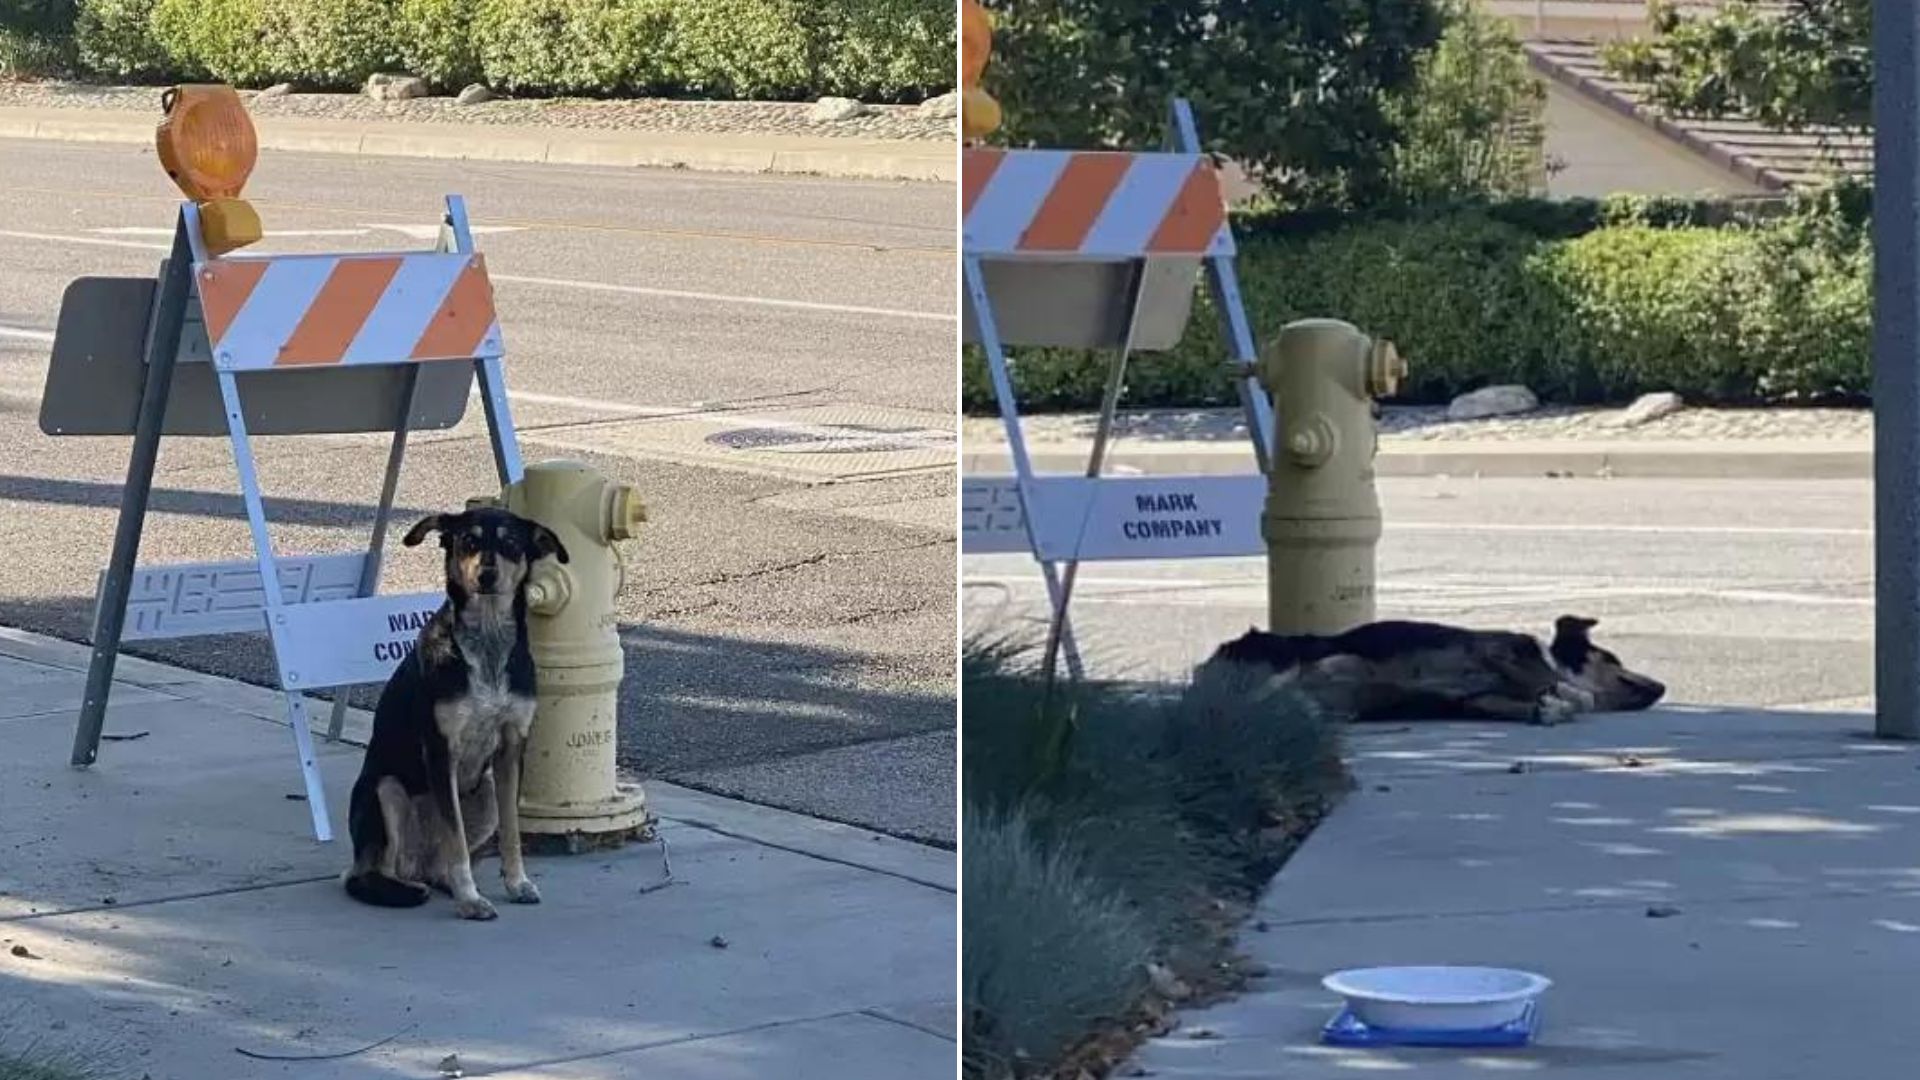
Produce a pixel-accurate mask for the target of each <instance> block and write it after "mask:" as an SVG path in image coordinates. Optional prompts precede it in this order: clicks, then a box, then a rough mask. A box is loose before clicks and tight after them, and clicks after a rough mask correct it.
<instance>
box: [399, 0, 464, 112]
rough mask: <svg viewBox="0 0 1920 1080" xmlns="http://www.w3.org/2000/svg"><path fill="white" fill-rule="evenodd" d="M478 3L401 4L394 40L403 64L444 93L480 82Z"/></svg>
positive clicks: (404, 0)
mask: <svg viewBox="0 0 1920 1080" xmlns="http://www.w3.org/2000/svg"><path fill="white" fill-rule="evenodd" d="M479 7H480V4H479V0H400V2H399V5H398V6H397V7H396V8H395V9H394V24H395V26H394V37H395V39H396V41H397V42H398V45H399V49H400V63H401V66H403V67H404V68H405V69H406V70H407V72H408V73H409V74H413V75H418V76H420V77H421V78H423V79H425V80H427V82H429V83H431V84H433V85H434V86H435V87H436V88H438V89H441V90H452V89H458V88H461V87H465V86H467V85H468V84H470V83H474V82H477V81H479V80H480V78H481V76H482V71H481V67H480V52H479V50H478V49H477V48H475V47H474V41H473V24H474V22H475V19H476V16H477V14H478V9H479Z"/></svg>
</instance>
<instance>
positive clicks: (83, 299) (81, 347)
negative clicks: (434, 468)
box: [40, 196, 521, 841]
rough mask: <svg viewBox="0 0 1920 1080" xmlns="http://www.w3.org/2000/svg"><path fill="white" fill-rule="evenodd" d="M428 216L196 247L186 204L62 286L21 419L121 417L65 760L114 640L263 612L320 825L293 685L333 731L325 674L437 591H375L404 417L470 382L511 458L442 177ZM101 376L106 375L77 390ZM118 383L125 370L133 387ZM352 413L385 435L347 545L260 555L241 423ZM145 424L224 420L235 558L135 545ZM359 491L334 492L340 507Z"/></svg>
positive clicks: (354, 423)
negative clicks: (344, 549)
mask: <svg viewBox="0 0 1920 1080" xmlns="http://www.w3.org/2000/svg"><path fill="white" fill-rule="evenodd" d="M441 226H442V227H441V230H440V241H439V243H438V244H437V245H436V246H435V247H434V248H433V249H431V250H426V251H407V252H393V253H373V254H360V253H353V254H322V255H304V254H303V255H228V256H224V257H219V258H214V257H210V256H209V254H208V253H207V251H206V249H205V247H204V245H203V244H202V242H201V230H200V222H199V217H198V213H197V211H196V209H195V208H194V206H193V205H192V204H186V205H184V206H182V207H181V210H180V216H179V220H178V223H177V224H176V226H175V229H174V240H173V246H172V251H171V254H170V255H169V257H168V259H167V261H166V262H165V264H163V266H162V267H161V270H160V272H159V274H158V275H157V277H156V278H155V279H152V280H147V279H112V278H98V279H86V278H83V279H81V280H79V281H76V282H75V283H74V285H73V287H71V288H69V290H68V292H67V296H66V298H65V299H64V300H63V302H62V307H61V316H60V325H59V328H58V329H57V330H56V332H55V337H54V355H53V362H52V363H51V364H50V365H49V373H48V380H47V392H46V394H45V395H43V404H42V409H41V418H40V421H41V428H42V430H43V431H46V432H47V433H48V434H55V435H66V434H131V435H132V436H133V452H132V454H131V457H130V461H129V464H128V469H127V484H126V487H125V489H124V491H123V493H122V496H121V503H120V517H119V524H118V527H117V529H116V530H115V534H114V544H113V553H112V555H111V557H110V559H109V561H108V564H107V567H106V569H105V570H103V571H102V572H101V575H100V581H99V585H98V589H97V592H96V597H95V609H94V628H93V656H92V662H91V664H90V665H89V667H88V672H87V689H86V696H85V698H84V700H83V702H82V704H81V710H80V719H79V723H78V725H77V729H76V731H75V733H74V746H73V763H74V764H75V765H77V766H86V765H91V764H92V763H93V762H94V761H95V760H96V759H97V757H98V755H99V744H100V734H101V729H102V726H103V724H104V722H105V717H106V711H107V707H108V704H109V700H108V699H109V695H110V692H111V690H112V685H113V669H114V663H115V660H116V658H117V656H118V655H119V651H120V647H121V645H122V644H123V643H125V642H128V641H139V640H151V639H159V638H183V637H199V636H205V635H210V634H228V633H235V632H244V631H264V632H265V633H266V635H267V638H268V640H269V642H270V643H271V646H272V649H273V656H274V663H275V668H276V670H277V673H278V676H279V685H280V689H281V690H282V691H283V692H284V694H285V697H286V707H287V716H288V720H289V721H290V723H291V726H292V728H293V735H294V744H295V748H296V750H297V752H298V755H299V760H300V770H301V775H302V778H303V780H304V782H305V785H306V801H307V805H308V808H309V810H310V811H311V813H312V818H313V831H314V836H315V837H316V838H317V839H319V840H321V841H326V840H330V839H331V838H332V836H333V828H332V824H331V819H330V816H329V813H328V809H327V798H326V791H325V789H324V788H323V787H322V785H321V778H320V773H319V770H318V768H317V765H316V762H315V757H314V744H313V736H312V731H311V729H310V727H309V725H308V722H307V696H306V695H307V694H308V692H311V691H317V690H333V691H335V694H334V700H333V715H332V718H331V721H330V723H329V725H328V736H329V738H338V737H339V735H340V729H341V725H342V721H343V720H344V718H345V709H346V693H345V688H347V687H351V686H355V685H361V684H367V683H377V682H383V681H384V680H385V679H386V678H387V676H388V675H389V674H390V673H391V672H392V671H393V669H394V667H395V666H397V665H398V663H399V662H400V660H401V659H402V658H404V657H405V656H406V655H407V653H408V652H409V651H410V650H411V648H412V645H413V642H414V640H415V638H416V637H417V636H418V634H419V631H420V627H421V626H422V625H423V623H424V622H425V620H426V619H427V618H428V617H430V616H431V615H432V613H433V612H434V611H435V610H437V609H438V608H439V607H440V605H441V603H442V602H443V600H444V597H443V596H442V594H440V593H438V592H432V593H418V594H401V595H380V594H379V593H378V585H379V579H380V566H381V561H382V559H381V556H382V551H383V549H384V546H385V543H386V534H387V528H388V525H389V523H390V518H391V516H392V512H393V501H394V492H395V488H396V486H397V485H398V483H399V478H400V467H401V463H402V461H403V459H404V458H405V456H406V444H407V435H408V432H409V431H411V430H415V429H435V428H448V427H452V426H453V425H454V424H456V423H458V422H459V420H460V418H461V416H462V415H463V414H464V411H465V408H466V402H467V399H468V398H469V396H471V394H472V392H473V390H474V387H475V384H476V382H477V384H478V396H479V398H480V401H481V404H482V406H483V407H484V409H485V410H486V416H487V422H488V423H487V426H488V432H489V439H490V441H491V443H492V447H493V457H494V465H495V468H496V471H497V472H498V474H499V477H500V482H501V484H502V485H503V486H504V485H506V484H509V483H512V482H514V481H517V480H519V479H520V475H521V464H520V450H519V445H518V443H517V441H516V438H515V435H514V429H513V419H512V413H511V410H510V409H509V407H508V402H507V394H506V383H505V379H504V376H503V373H502V366H501V365H502V358H503V357H504V355H505V350H504V347H503V345H502V339H501V334H500V323H499V315H498V313H497V311H496V310H495V307H494V302H493V289H492V285H491V284H490V282H489V280H488V278H487V267H486V262H485V259H484V258H483V257H482V256H481V255H480V254H479V253H478V252H476V251H475V250H474V247H473V236H472V231H471V229H470V228H469V227H468V223H467V213H466V207H465V204H464V203H463V202H462V200H461V199H460V198H459V197H458V196H450V197H449V198H448V199H447V201H446V210H445V214H444V215H443V217H442V222H441ZM114 305H118V306H117V307H116V306H114ZM129 307H131V308H132V309H133V310H141V309H142V308H144V309H145V310H147V312H148V318H147V319H146V320H145V322H144V323H143V324H141V325H140V327H139V329H140V331H141V332H139V333H137V334H135V333H133V332H130V331H129V330H126V329H120V330H112V329H104V328H107V327H111V326H113V325H115V324H118V325H119V326H122V327H125V326H126V325H127V322H126V320H125V313H126V311H127V310H128V309H129ZM108 382H112V383H114V384H115V389H114V390H113V391H112V392H109V393H104V394H101V393H91V394H90V393H89V388H98V387H100V386H102V385H103V384H105V383H108ZM128 383H133V384H136V385H138V386H139V393H138V399H137V401H135V400H134V399H133V396H132V395H131V394H130V393H128V392H127V390H126V388H125V387H126V384H128ZM366 432H384V433H389V434H390V435H391V438H392V441H391V444H390V446H389V449H388V453H387V468H386V474H385V477H384V480H383V482H382V484H381V488H380V494H379V498H378V501H377V503H376V504H375V507H374V524H373V530H372V536H371V537H370V539H369V541H368V545H367V547H366V549H365V550H362V551H356V552H350V553H343V554H331V555H281V556H275V555H274V553H273V545H272V541H271V538H270V536H269V534H268V529H267V514H266V508H265V505H264V502H263V496H262V492H261V490H260V482H259V474H258V472H257V470H256V468H255V465H254V457H253V451H252V448H251V446H250V443H249V436H250V435H257V434H276V435H289V434H290V435H303V434H349V433H366ZM164 435H176V436H179V435H201V436H206V435H225V436H226V437H227V438H228V440H229V441H230V443H231V444H232V448H233V456H234V464H235V467H236V469H237V471H238V472H239V476H240V495H241V500H242V502H243V503H244V504H245V507H246V517H247V524H248V527H249V531H250V534H251V538H252V544H253V557H252V558H250V559H242V560H235V561H221V562H201V563H188V564H172V565H162V566H141V565H139V564H138V555H139V547H140V538H141V534H142V532H143V531H144V528H145V520H146V514H147V507H148V503H149V498H150V495H151V493H152V489H153V472H154V462H155V459H156V457H157V456H158V453H159V447H160V441H161V438H162V436H164ZM359 509H360V508H358V507H351V506H341V507H339V508H338V510H339V512H340V514H341V516H342V517H346V516H349V515H352V514H354V513H356V512H358V510H359ZM269 581H271V582H272V583H273V584H272V587H268V586H267V584H266V583H267V582H269Z"/></svg>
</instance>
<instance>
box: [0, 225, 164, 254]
mask: <svg viewBox="0 0 1920 1080" xmlns="http://www.w3.org/2000/svg"><path fill="white" fill-rule="evenodd" d="M0 238H5V239H8V240H45V241H47V242H48V243H50V244H85V245H88V246H91V247H114V248H134V249H136V250H139V251H167V250H169V249H170V245H167V244H149V243H147V242H146V241H144V240H110V239H108V238H107V237H104V236H62V235H59V234H57V233H37V232H20V231H18V230H16V229H0Z"/></svg>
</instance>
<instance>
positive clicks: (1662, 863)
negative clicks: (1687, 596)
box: [1137, 703, 1920, 1080]
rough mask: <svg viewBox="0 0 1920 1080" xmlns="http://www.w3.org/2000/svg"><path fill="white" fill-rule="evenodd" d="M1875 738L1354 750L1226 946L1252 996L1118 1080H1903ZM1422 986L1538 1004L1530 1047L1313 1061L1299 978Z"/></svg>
mask: <svg viewBox="0 0 1920 1080" xmlns="http://www.w3.org/2000/svg"><path fill="white" fill-rule="evenodd" d="M1845 704H1846V705H1847V706H1848V707H1856V706H1857V707H1859V708H1862V709H1866V708H1870V706H1868V705H1867V704H1866V703H1845ZM1871 726H1872V724H1871V718H1870V717H1869V716H1867V715H1864V714H1861V713H1813V712H1802V713H1796V712H1744V711H1742V712H1735V711H1724V712H1722V711H1713V710H1701V709H1687V708H1672V709H1664V710H1661V711H1658V712H1655V713H1651V714H1642V715H1638V716H1609V717H1593V718H1587V719H1583V720H1581V721H1580V722H1577V723H1575V724H1572V725H1568V726H1565V727H1559V728H1531V727H1516V726H1490V725H1421V726H1415V727H1405V728H1383V729H1378V730H1374V731H1366V730H1362V731H1360V732H1358V733H1356V735H1355V737H1354V738H1353V740H1352V743H1351V746H1350V756H1351V757H1352V758H1353V759H1354V760H1355V762H1356V766H1357V771H1358V773H1359V777H1360V780H1361V786H1360V789H1359V790H1358V791H1357V792H1356V793H1355V794H1354V795H1353V796H1352V797H1351V798H1350V799H1349V800H1348V802H1347V803H1346V804H1345V805H1343V806H1342V807H1341V808H1340V809H1339V810H1337V811H1336V812H1335V813H1334V815H1333V816H1332V818H1331V819H1329V820H1328V821H1327V822H1326V823H1325V824H1324V825H1322V826H1321V828H1320V829H1319V831H1318V832H1317V833H1315V834H1314V836H1313V837H1312V838H1311V839H1310V840H1309V841H1308V843H1307V845H1306V846H1305V847H1304V848H1303V849H1302V850H1301V851H1300V853H1299V854H1298V855H1297V856H1295V858H1294V859H1293V860H1292V862H1290V863H1289V864H1288V866H1287V867H1286V869H1284V870H1283V871H1282V872H1281V873H1280V875H1279V876H1278V877H1277V878H1276V879H1275V880H1274V882H1273V883H1272V885H1271V887H1270V888H1269V890H1268V893H1267V895H1266V897H1265V898H1264V899H1263V901H1262V903H1261V904H1260V906H1259V909H1258V911H1257V913H1256V920H1257V921H1255V922H1253V923H1252V924H1250V925H1249V927H1248V928H1247V929H1246V930H1245V931H1244V932H1243V936H1242V943H1243V947H1244V949H1245V950H1246V951H1247V952H1248V953H1250V954H1251V955H1252V956H1253V957H1254V958H1255V959H1257V960H1260V961H1263V962H1265V963H1266V964H1267V965H1268V966H1269V974H1268V976H1266V977H1264V978H1262V979H1260V980H1258V981H1257V982H1256V984H1255V986H1254V987H1253V989H1252V992H1250V993H1248V994H1246V995H1245V996H1243V997H1241V998H1238V999H1236V1000H1233V1001H1231V1002H1228V1003H1226V1004H1223V1005H1221V1006H1218V1007H1215V1008H1213V1009H1209V1010H1204V1011H1198V1012H1194V1013H1191V1014H1188V1015H1186V1016H1185V1017H1183V1022H1182V1025H1181V1027H1180V1028H1179V1029H1178V1030H1176V1031H1175V1032H1173V1033H1172V1034H1171V1035H1169V1036H1167V1037H1166V1038H1164V1039H1161V1040H1159V1041H1157V1042H1156V1043H1154V1044H1151V1045H1150V1046H1148V1047H1147V1048H1146V1049H1145V1050H1144V1051H1143V1053H1142V1054H1141V1055H1140V1057H1139V1059H1138V1062H1137V1064H1138V1065H1139V1066H1140V1067H1142V1068H1144V1069H1145V1070H1147V1071H1146V1072H1145V1073H1142V1074H1140V1075H1152V1076H1156V1077H1160V1078H1162V1080H1173V1078H1195V1080H1197V1078H1201V1077H1205V1078H1207V1080H1229V1078H1234V1077H1249V1078H1251V1077H1268V1076H1275V1075H1285V1076H1288V1077H1290V1078H1294V1080H1333V1078H1337V1077H1351V1076H1356V1075H1362V1074H1378V1073H1387V1074H1394V1073H1402V1074H1407V1075H1414V1076H1419V1077H1421V1078H1423V1080H1465V1078H1470V1077H1477V1078H1486V1077H1494V1076H1500V1075H1512V1074H1526V1075H1533V1076H1544V1077H1569V1078H1571V1077H1593V1078H1595V1080H1600V1078H1604V1077H1630V1076H1631V1077H1642V1076H1646V1077H1659V1078H1660V1080H1805V1078H1807V1077H1813V1076H1835V1077H1857V1078H1859V1080H1881V1078H1886V1080H1891V1078H1893V1077H1897V1076H1904V1075H1908V1074H1910V1073H1911V1071H1912V1069H1913V1054H1914V1041H1913V1034H1912V1011H1913V1010H1912V1000H1913V995H1912V990H1913V987H1914V986H1915V978H1916V976H1915V972H1916V971H1920V857H1916V855H1915V852H1916V850H1920V774H1916V771H1915V770H1916V768H1920V749H1917V748H1916V747H1914V746H1912V745H1908V744H1894V743H1880V742H1873V741H1870V740H1868V739H1866V738H1863V737H1862V735H1863V733H1865V732H1868V731H1870V730H1871ZM1515 763H1524V764H1523V765H1522V767H1521V768H1522V771H1519V772H1514V771H1512V770H1513V767H1514V765H1515ZM1427 963H1468V964H1494V965H1500V966H1514V967H1521V968H1526V969H1529V970H1533V971H1538V972H1541V973H1542V974H1545V975H1547V976H1548V977H1550V978H1552V979H1553V980H1554V981H1555V986H1554V988H1553V989H1552V990H1550V991H1549V992H1548V993H1547V996H1546V998H1545V999H1544V1022H1543V1027H1542V1030H1541V1036H1540V1039H1539V1042H1538V1044H1537V1045H1536V1046H1534V1047H1531V1048H1527V1049H1522V1050H1506V1051H1479V1052H1473V1051H1448V1050H1393V1051H1360V1050H1335V1049H1331V1048H1327V1047H1323V1046H1321V1045H1319V1042H1318V1034H1319V1029H1320V1026H1321V1025H1322V1024H1323V1023H1325V1021H1326V1020H1327V1019H1329V1018H1330V1017H1331V1016H1332V1015H1333V1013H1334V1012H1335V1011H1336V1009H1337V1005H1338V999H1337V998H1336V997H1334V996H1333V995H1330V994H1328V993H1327V992H1326V991H1324V990H1322V989H1321V988H1320V986H1319V980H1320V978H1321V976H1323V975H1324V974H1326V973H1327V972H1330V971H1334V970H1337V969H1340V968H1348V967H1362V966H1369V965H1375V964H1427Z"/></svg>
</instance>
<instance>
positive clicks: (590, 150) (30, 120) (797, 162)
mask: <svg viewBox="0 0 1920 1080" xmlns="http://www.w3.org/2000/svg"><path fill="white" fill-rule="evenodd" d="M157 120H158V117H157V114H156V115H155V116H148V115H146V114H144V113H133V112H122V111H118V110H107V109H42V108H32V109H29V108H21V107H18V106H0V138H11V139H40V140H46V141H52V142H78V143H114V144H127V145H139V146H152V145H153V131H154V125H155V123H156V122H157ZM254 126H255V128H256V130H257V133H258V136H259V143H260V147H261V148H262V149H264V150H281V151H289V152H295V153H318V154H367V155H379V156H389V157H415V158H438V159H442V160H448V159H452V160H470V161H510V162H522V163H527V164H543V165H597V166H612V167H616V168H665V169H694V170H699V171H705V172H747V173H772V174H784V175H808V176H831V177H837V178H846V179H869V180H920V181H931V182H937V183H954V182H955V181H956V180H957V178H958V174H959V163H958V160H957V158H958V155H957V154H956V153H955V152H954V151H953V148H952V147H949V146H947V145H945V144H942V143H939V142H934V141H931V140H928V141H913V140H904V139H902V140H871V139H839V138H808V137H803V136H793V135H738V136H732V135H705V136H700V137H698V138H688V137H686V136H684V135H679V134H675V133H665V132H595V131H580V130H572V129H554V130H552V131H548V130H545V129H530V128H510V127H505V126H500V125H491V124H423V123H399V122H390V123H367V122H361V121H344V120H310V119H301V118H288V117H274V116H268V117H255V118H254Z"/></svg>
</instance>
